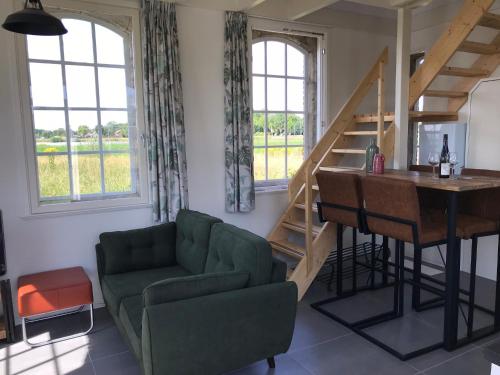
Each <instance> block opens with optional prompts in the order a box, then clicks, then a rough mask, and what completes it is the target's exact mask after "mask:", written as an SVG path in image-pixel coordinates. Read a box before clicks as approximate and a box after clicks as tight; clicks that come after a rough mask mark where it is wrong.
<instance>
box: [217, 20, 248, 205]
mask: <svg viewBox="0 0 500 375" xmlns="http://www.w3.org/2000/svg"><path fill="white" fill-rule="evenodd" d="M247 24H248V17H247V15H246V14H244V13H240V12H226V23H225V30H224V42H225V43H224V86H225V96H224V106H225V128H224V143H225V166H226V178H225V180H226V211H228V212H249V211H252V210H253V209H254V208H255V187H254V178H253V152H252V149H253V138H252V122H251V119H250V84H249V63H248V35H247Z"/></svg>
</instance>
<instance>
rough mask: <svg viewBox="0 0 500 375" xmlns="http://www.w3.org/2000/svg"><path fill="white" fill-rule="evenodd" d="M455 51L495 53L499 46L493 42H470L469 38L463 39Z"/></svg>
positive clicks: (497, 51) (498, 50) (499, 50)
mask: <svg viewBox="0 0 500 375" xmlns="http://www.w3.org/2000/svg"><path fill="white" fill-rule="evenodd" d="M457 51H461V52H469V53H476V54H480V55H495V54H497V53H500V47H498V46H495V45H494V44H488V43H480V42H471V41H469V40H466V41H464V42H463V43H462V44H461V45H460V47H458V49H457Z"/></svg>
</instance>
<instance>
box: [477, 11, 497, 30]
mask: <svg viewBox="0 0 500 375" xmlns="http://www.w3.org/2000/svg"><path fill="white" fill-rule="evenodd" d="M478 25H479V26H483V27H489V28H491V29H497V30H500V15H498V14H495V13H489V12H487V13H485V14H484V15H483V17H482V18H481V20H480V21H479V22H478Z"/></svg>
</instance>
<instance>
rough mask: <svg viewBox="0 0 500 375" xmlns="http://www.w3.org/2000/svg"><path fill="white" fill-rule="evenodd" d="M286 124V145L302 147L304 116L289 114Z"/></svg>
mask: <svg viewBox="0 0 500 375" xmlns="http://www.w3.org/2000/svg"><path fill="white" fill-rule="evenodd" d="M287 122H288V144H289V145H303V144H304V115H302V114H296V113H289V114H288V117H287Z"/></svg>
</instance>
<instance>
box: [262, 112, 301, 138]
mask: <svg viewBox="0 0 500 375" xmlns="http://www.w3.org/2000/svg"><path fill="white" fill-rule="evenodd" d="M265 121H266V118H265V116H264V114H263V113H254V115H253V128H254V133H264V129H265ZM285 123H287V124H286V125H285ZM285 129H287V132H288V134H289V135H303V134H304V118H303V117H300V116H298V115H296V114H294V113H289V114H288V118H285V114H284V113H269V114H268V115H267V131H268V133H269V134H271V135H285Z"/></svg>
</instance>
